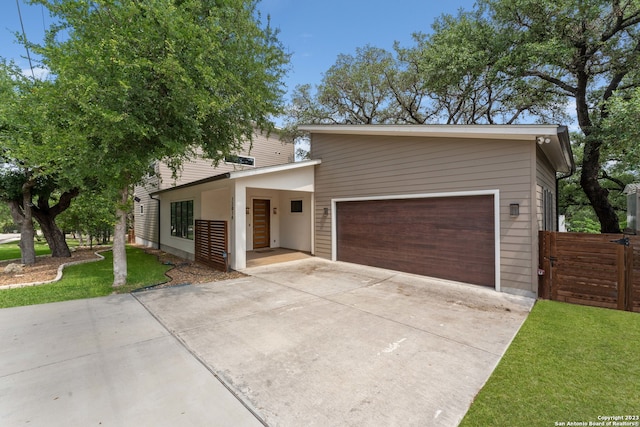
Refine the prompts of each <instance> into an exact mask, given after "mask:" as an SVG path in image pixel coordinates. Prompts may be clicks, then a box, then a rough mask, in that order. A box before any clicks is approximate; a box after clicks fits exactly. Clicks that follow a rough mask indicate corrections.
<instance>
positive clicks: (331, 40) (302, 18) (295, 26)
mask: <svg viewBox="0 0 640 427" xmlns="http://www.w3.org/2000/svg"><path fill="white" fill-rule="evenodd" d="M1 2H2V5H1V6H0V56H1V57H4V58H7V59H13V60H15V61H16V63H17V64H18V65H19V66H20V67H21V68H22V69H24V70H28V69H29V63H28V61H27V59H26V58H25V57H26V52H25V49H24V47H22V46H21V45H19V44H17V43H16V42H15V37H14V33H15V32H16V31H18V32H20V31H21V28H20V18H19V14H18V5H17V3H18V4H19V5H20V11H21V14H22V21H23V23H24V29H25V32H26V35H27V38H28V39H29V40H30V41H35V42H39V41H41V40H42V37H43V35H44V28H46V27H48V26H49V25H50V24H51V22H52V20H51V18H50V17H49V16H48V14H47V11H46V10H43V9H42V7H41V6H29V5H27V4H26V3H25V1H24V0H17V1H16V0H1ZM473 4H474V0H386V1H382V0H320V1H318V0H262V1H261V2H260V3H259V4H258V9H259V10H260V11H261V13H262V15H263V16H262V18H263V22H266V18H267V15H268V16H270V18H271V25H272V26H273V27H275V28H278V29H279V31H280V34H279V36H278V38H279V39H280V41H281V42H282V44H283V45H284V47H285V49H286V50H287V52H288V53H290V54H291V63H290V70H289V73H288V76H287V77H286V78H285V82H284V83H285V84H286V87H287V91H288V92H290V91H292V90H293V89H294V88H295V86H297V85H300V84H311V85H312V86H315V85H317V84H319V83H320V82H321V80H322V76H323V73H324V72H326V71H327V70H328V69H329V68H330V67H331V66H332V65H333V64H335V62H336V59H337V57H338V55H340V54H354V53H355V51H356V49H357V48H359V47H364V46H366V45H371V46H375V47H378V48H383V49H387V50H392V48H393V43H394V42H395V41H398V42H399V43H400V44H401V45H402V46H407V47H408V46H412V45H413V42H412V39H411V35H412V34H413V33H415V32H423V33H428V32H429V31H430V30H431V24H432V23H433V22H434V20H435V19H436V18H437V17H439V16H440V15H442V14H445V13H447V14H456V13H457V12H458V10H460V9H464V10H467V11H469V10H471V9H472V8H473ZM28 73H29V74H30V71H29V72H28Z"/></svg>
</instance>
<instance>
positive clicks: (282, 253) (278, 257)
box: [247, 248, 313, 268]
mask: <svg viewBox="0 0 640 427" xmlns="http://www.w3.org/2000/svg"><path fill="white" fill-rule="evenodd" d="M311 256H313V255H311V254H310V253H309V252H301V251H296V250H293V249H286V248H264V249H256V250H254V251H247V268H250V267H258V266H261V265H268V264H277V263H279V262H287V261H295V260H298V259H303V258H309V257H311Z"/></svg>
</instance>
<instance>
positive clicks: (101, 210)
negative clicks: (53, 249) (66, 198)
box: [58, 191, 115, 238]
mask: <svg viewBox="0 0 640 427" xmlns="http://www.w3.org/2000/svg"><path fill="white" fill-rule="evenodd" d="M112 200H113V198H112V197H110V196H109V195H108V194H105V193H104V192H98V191H85V192H84V193H82V194H80V195H79V196H78V197H77V198H76V199H75V200H74V202H73V204H72V205H71V207H70V208H69V209H67V210H66V211H65V212H63V213H62V214H61V215H60V218H59V220H58V223H59V225H60V227H61V228H62V229H63V230H66V231H68V232H74V233H75V232H77V233H80V234H84V235H88V236H90V238H98V237H100V236H103V235H108V234H109V233H111V230H113V225H114V221H115V206H114V204H113V202H112Z"/></svg>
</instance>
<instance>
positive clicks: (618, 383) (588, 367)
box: [460, 301, 640, 426]
mask: <svg viewBox="0 0 640 427" xmlns="http://www.w3.org/2000/svg"><path fill="white" fill-rule="evenodd" d="M638 352H640V316H638V314H637V313H628V312H623V311H616V310H608V309H602V308H593V307H584V306H579V305H571V304H565V303H558V302H553V301H538V302H537V303H536V305H535V306H534V308H533V310H532V312H531V314H530V315H529V317H528V318H527V320H526V321H525V323H524V325H523V326H522V328H521V329H520V331H519V332H518V335H517V336H516V338H515V339H514V341H513V343H512V344H511V346H510V347H509V349H508V350H507V352H506V353H505V355H504V357H503V358H502V360H501V361H500V363H499V364H498V366H497V368H496V369H495V371H494V372H493V374H492V376H491V377H490V378H489V381H487V383H486V384H485V386H484V387H483V389H482V390H481V391H480V393H479V394H478V396H477V397H476V399H475V401H474V402H473V404H472V405H471V408H470V409H469V412H468V413H467V415H466V416H465V418H464V419H463V420H462V423H461V424H460V425H461V426H512V425H529V426H551V425H554V423H556V422H567V421H573V422H587V423H588V422H589V421H592V422H597V421H598V418H597V417H598V416H602V415H605V414H619V415H622V414H625V415H626V414H629V415H637V410H638V408H640V393H638V383H637V381H635V379H637V378H638V377H640V365H639V364H638V363H637V354H638Z"/></svg>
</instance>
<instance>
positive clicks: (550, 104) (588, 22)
mask: <svg viewBox="0 0 640 427" xmlns="http://www.w3.org/2000/svg"><path fill="white" fill-rule="evenodd" d="M371 57H374V58H380V59H378V60H377V62H376V66H371V65H369V63H370V60H369V58H371ZM639 66H640V2H639V1H638V0H624V1H621V0H590V1H588V2H585V1H582V0H553V1H552V0H479V1H478V2H477V3H476V6H475V8H474V9H473V10H472V11H469V12H460V13H459V14H458V15H457V16H452V15H444V16H442V17H441V18H440V19H438V20H437V21H436V22H435V23H434V25H433V27H432V32H431V33H429V34H422V33H417V34H415V35H414V45H413V46H409V47H401V46H399V45H398V44H397V43H396V45H395V47H394V54H391V53H388V52H384V51H382V50H380V49H377V48H374V47H367V48H365V49H360V50H358V51H357V52H356V55H355V56H348V55H341V56H340V57H339V58H338V61H337V62H336V64H335V65H334V66H333V67H331V68H330V69H329V70H328V72H327V73H326V74H325V76H324V79H323V81H322V83H321V84H320V85H318V87H317V91H316V93H315V94H314V92H313V90H312V88H311V87H310V86H308V85H307V86H301V87H299V88H297V90H296V92H295V93H294V96H293V97H292V103H291V106H290V107H289V109H288V111H289V112H290V114H289V118H290V119H289V126H290V127H291V129H292V132H293V130H294V129H295V126H296V124H298V123H305V122H306V123H330V122H337V123H353V122H354V121H357V122H359V123H418V124H421V123H448V124H484V123H486V124H493V123H500V124H510V123H531V122H547V123H549V122H556V123H558V122H562V123H566V122H568V121H570V120H572V117H575V119H574V120H575V121H576V123H575V124H576V125H577V127H578V128H579V129H580V135H581V136H580V137H579V138H578V139H579V143H578V144H576V145H575V148H576V149H579V150H580V153H579V155H578V156H577V157H578V158H579V160H580V161H579V187H580V191H581V193H582V195H583V196H584V197H586V200H587V201H588V204H589V206H591V208H592V209H593V212H594V213H595V215H596V217H597V219H598V221H599V223H600V231H601V232H605V233H612V232H619V231H620V225H619V218H618V213H619V212H617V211H616V208H615V203H612V200H611V198H614V199H615V198H617V197H618V196H619V195H620V192H621V191H622V189H623V188H624V184H625V183H628V182H627V181H629V180H631V179H637V178H638V166H639V164H638V155H637V154H638V148H637V147H638V144H637V141H638V139H637V137H638V135H639V134H638V127H637V124H636V122H637V119H634V117H636V116H634V114H637V112H638V110H637V109H638V105H639V104H638V92H637V88H638V87H640V73H639V71H638V70H640V67H639ZM336 75H339V76H340V85H335V76H336ZM345 82H349V83H348V84H346V83H345ZM328 86H329V87H331V88H332V90H327V87H328ZM374 86H375V87H374ZM345 88H348V89H349V90H346V89H345ZM356 91H357V94H356ZM372 94H376V97H375V99H377V100H379V102H378V103H377V104H374V103H373V99H374V98H373V97H372ZM361 99H368V102H369V104H362V102H361V101H360V100H361ZM354 104H355V105H370V106H373V105H375V106H376V108H370V110H369V114H366V115H354V114H352V115H349V116H345V115H344V114H340V112H341V111H350V108H349V107H350V105H354ZM351 110H352V109H351ZM569 124H571V123H569ZM612 192H613V193H615V194H614V195H613V196H611V197H610V194H611V193H612Z"/></svg>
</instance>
